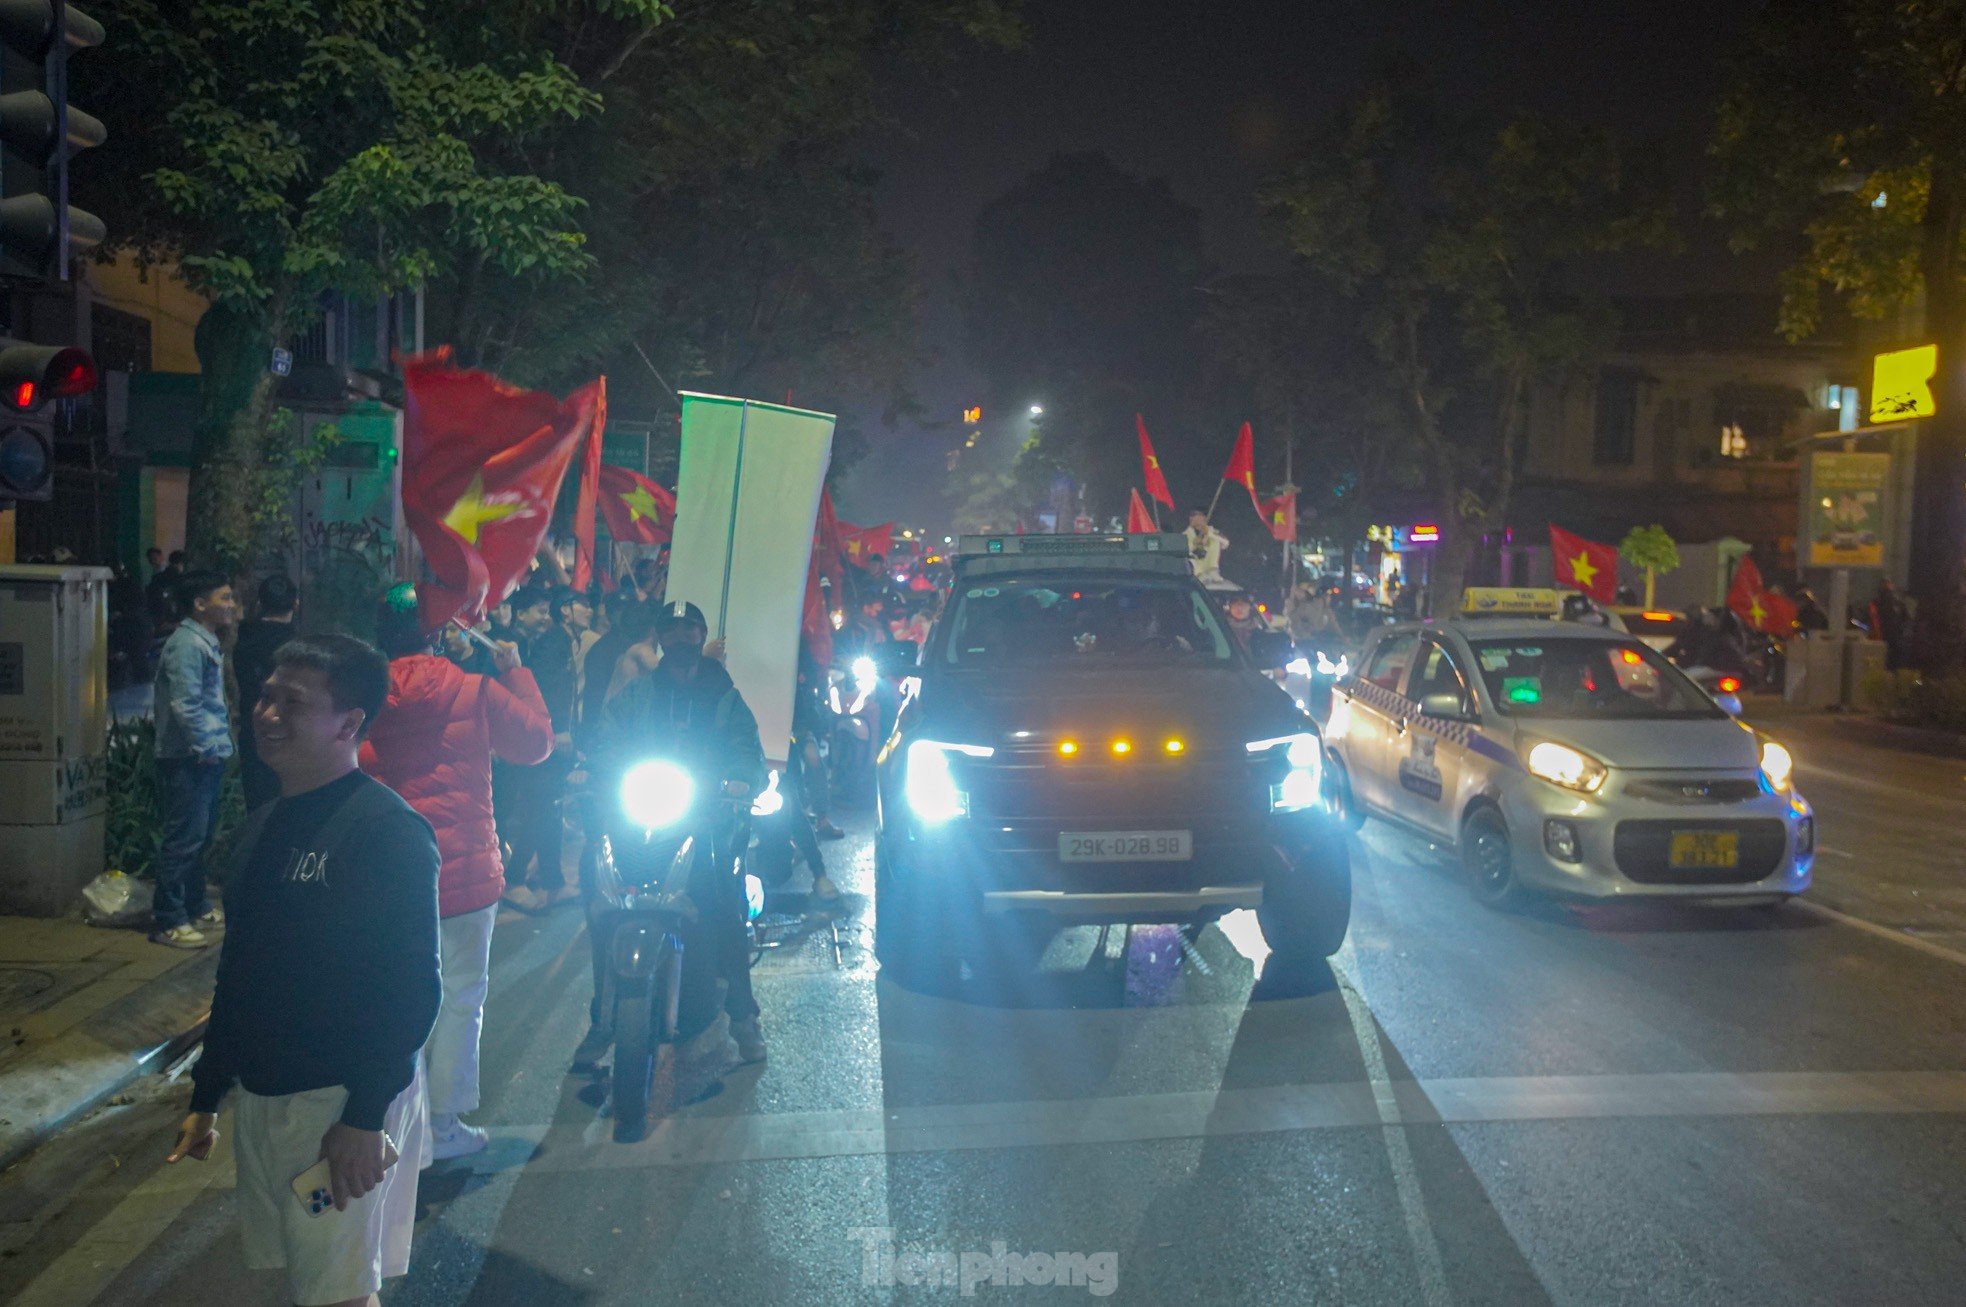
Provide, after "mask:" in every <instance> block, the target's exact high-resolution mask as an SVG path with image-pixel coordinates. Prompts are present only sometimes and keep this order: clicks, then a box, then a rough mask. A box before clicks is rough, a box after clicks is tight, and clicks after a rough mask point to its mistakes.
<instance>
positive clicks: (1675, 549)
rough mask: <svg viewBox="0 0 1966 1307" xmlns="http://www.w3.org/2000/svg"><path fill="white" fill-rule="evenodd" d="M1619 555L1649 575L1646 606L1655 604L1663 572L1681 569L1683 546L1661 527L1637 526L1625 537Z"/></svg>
mask: <svg viewBox="0 0 1966 1307" xmlns="http://www.w3.org/2000/svg"><path fill="white" fill-rule="evenodd" d="M1618 552H1619V553H1620V554H1622V555H1623V556H1624V559H1625V561H1626V562H1627V563H1630V564H1631V565H1632V566H1633V567H1636V568H1638V569H1639V570H1641V571H1643V572H1644V573H1645V606H1646V607H1647V608H1650V607H1652V606H1653V603H1654V597H1653V596H1654V593H1655V586H1656V583H1657V581H1658V578H1659V573H1661V572H1672V571H1676V570H1678V568H1679V545H1678V544H1677V543H1676V542H1675V541H1674V540H1673V538H1672V537H1671V536H1670V535H1668V534H1666V529H1665V528H1664V527H1662V526H1660V525H1659V524H1658V523H1656V522H1655V523H1653V524H1652V525H1651V526H1635V527H1633V528H1632V529H1631V530H1629V531H1627V532H1626V533H1625V538H1624V540H1623V541H1622V542H1620V543H1619V545H1618Z"/></svg>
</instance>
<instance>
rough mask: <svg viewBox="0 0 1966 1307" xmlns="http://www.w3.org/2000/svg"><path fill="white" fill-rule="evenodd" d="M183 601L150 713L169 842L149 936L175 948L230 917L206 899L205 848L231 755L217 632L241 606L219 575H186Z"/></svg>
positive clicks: (160, 856)
mask: <svg viewBox="0 0 1966 1307" xmlns="http://www.w3.org/2000/svg"><path fill="white" fill-rule="evenodd" d="M177 601H178V606H179V608H180V610H181V611H182V612H183V614H184V620H183V621H182V622H180V623H179V624H178V628H177V629H176V630H175V631H173V632H171V638H170V639H168V640H166V641H165V642H164V652H163V656H162V657H160V658H159V659H158V660H157V680H156V687H155V694H154V695H153V704H152V709H151V711H152V713H153V715H154V716H155V718H156V721H157V790H158V795H159V797H160V799H161V800H162V804H163V809H164V839H163V843H162V844H161V845H160V846H159V847H158V849H157V865H156V874H157V894H156V898H155V900H154V901H153V903H152V905H151V919H150V938H151V942H153V943H157V944H168V945H170V946H171V947H173V948H203V947H205V946H206V945H207V944H209V943H211V940H210V939H209V938H207V937H206V935H205V933H204V932H205V930H214V929H217V928H218V927H220V926H223V925H224V924H225V915H224V913H223V912H222V911H221V910H220V909H218V908H216V907H213V906H212V902H211V900H210V899H208V898H207V897H206V896H205V845H206V844H207V843H209V842H210V841H211V838H212V828H213V827H214V826H215V825H216V824H217V822H218V794H219V783H220V782H221V781H222V780H223V779H224V778H225V760H226V759H228V758H230V757H231V756H232V722H231V718H230V716H229V714H228V713H227V711H226V707H225V654H224V653H223V651H222V650H221V649H220V646H219V635H220V633H221V632H224V631H225V630H227V629H229V628H230V627H231V626H232V624H233V623H235V622H237V621H238V620H239V604H238V601H237V600H235V599H234V598H233V597H232V585H231V583H230V582H228V581H227V580H226V579H225V578H224V577H223V576H221V575H219V574H218V573H217V572H188V573H186V574H185V576H184V578H183V579H182V580H180V581H179V582H178V585H177ZM201 927H202V928H203V929H200V928H201Z"/></svg>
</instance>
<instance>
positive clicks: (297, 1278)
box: [165, 635, 443, 1304]
mask: <svg viewBox="0 0 1966 1307" xmlns="http://www.w3.org/2000/svg"><path fill="white" fill-rule="evenodd" d="M388 693H389V664H388V663H387V661H385V660H384V658H383V656H382V654H381V653H380V652H378V651H377V650H376V649H374V648H373V647H371V646H369V645H367V644H364V643H362V642H361V641H360V640H356V639H353V638H351V637H349V636H345V635H328V636H318V637H312V638H308V639H302V640H295V641H293V642H291V643H289V644H286V645H283V646H282V647H281V649H280V652H279V655H278V658H277V661H276V662H275V664H274V668H273V673H272V675H271V676H269V677H268V678H267V682H266V688H265V691H264V692H263V693H262V694H261V696H260V700H259V705H258V707H257V708H256V709H255V710H254V713H253V729H254V731H255V733H256V734H257V735H258V737H259V752H260V757H262V758H264V759H265V760H266V765H267V766H269V767H271V768H272V769H273V771H274V773H275V774H276V775H278V776H279V778H280V798H279V799H278V800H277V801H275V802H273V803H269V804H267V805H266V806H265V807H264V808H261V809H260V810H259V811H258V812H256V813H254V814H253V815H252V816H251V817H250V818H248V819H247V822H246V825H245V827H244V828H243V829H242V830H241V832H240V838H239V842H238V856H237V861H236V862H235V864H234V868H233V874H232V876H231V877H230V878H228V880H227V883H226V906H227V907H229V908H230V909H231V912H232V926H231V929H230V930H229V931H228V932H227V936H226V940H225V947H224V951H223V952H221V953H220V955H219V966H218V986H217V990H216V991H215V992H214V993H213V995H212V1015H211V1021H210V1024H209V1025H208V1026H207V1028H206V1031H205V1045H204V1052H203V1054H202V1055H201V1056H200V1057H199V1059H198V1063H197V1065H196V1067H194V1068H193V1070H192V1073H191V1075H192V1090H191V1110H190V1112H189V1114H188V1115H186V1117H185V1118H184V1120H183V1122H182V1123H181V1124H180V1125H179V1127H178V1137H177V1142H176V1144H175V1145H173V1146H172V1148H171V1150H170V1152H169V1153H168V1154H167V1155H166V1157H165V1160H166V1161H167V1162H173V1163H175V1162H178V1161H180V1160H182V1159H184V1158H187V1157H189V1158H192V1159H193V1160H197V1161H203V1160H204V1159H206V1158H207V1157H209V1156H210V1155H211V1151H212V1146H213V1145H214V1144H215V1143H216V1142H217V1141H218V1131H217V1129H216V1121H217V1116H216V1114H217V1112H218V1109H219V1105H220V1103H221V1102H222V1101H223V1100H224V1099H225V1098H226V1096H227V1095H228V1094H229V1093H231V1091H232V1090H233V1089H234V1088H235V1087H236V1088H237V1089H238V1090H239V1091H240V1092H239V1093H238V1094H237V1095H235V1096H234V1097H235V1099H236V1108H235V1112H234V1117H233V1128H234V1130H236V1132H237V1136H238V1137H237V1141H236V1143H237V1148H236V1153H237V1164H238V1177H239V1188H238V1197H237V1200H236V1201H237V1205H238V1208H239V1213H240V1220H241V1223H242V1224H243V1226H244V1231H243V1233H244V1235H245V1251H246V1264H247V1265H248V1266H250V1267H252V1268H253V1269H255V1270H275V1269H284V1270H285V1271H286V1275H287V1284H288V1292H289V1300H290V1301H292V1302H296V1303H308V1304H316V1303H317V1304H348V1303H373V1302H374V1301H375V1299H374V1296H373V1295H374V1294H375V1292H376V1291H377V1290H378V1289H380V1288H381V1287H382V1282H383V1280H385V1279H388V1278H391V1277H393V1276H399V1275H402V1274H403V1273H405V1272H406V1271H407V1270H408V1269H409V1253H410V1233H411V1230H412V1228H413V1227H414V1225H415V1222H416V1181H417V1172H418V1170H419V1169H421V1168H422V1167H423V1166H425V1165H427V1164H428V1160H429V1152H430V1140H429V1136H428V1132H427V1129H426V1122H425V1120H424V1105H423V1086H422V1083H421V1081H422V1058H421V1056H420V1055H419V1054H420V1050H421V1049H422V1048H423V1044H424V1041H425V1040H426V1039H428V1038H429V1036H430V1028H431V1025H432V1024H433V1023H434V1022H435V1021H436V1019H437V1010H438V1006H439V1004H440V1003H441V1001H442V999H443V983H442V980H441V978H440V976H439V973H438V962H437V954H438V949H437V876H438V872H437V868H438V857H437V841H436V838H435V836H434V835H433V834H432V833H431V830H430V824H429V823H428V822H426V821H425V820H424V819H423V818H421V817H419V816H418V815H417V814H416V812H415V810H414V809H412V808H411V807H410V805H409V804H407V803H405V802H404V801H403V800H402V799H401V798H400V797H398V796H397V794H396V793H395V791H393V790H391V789H390V788H389V787H388V786H386V785H383V784H382V783H380V782H379V781H375V780H372V779H370V778H369V777H367V776H364V775H363V774H362V772H361V769H360V768H359V767H358V766H356V753H357V750H359V749H360V747H361V744H362V737H363V735H365V734H366V733H367V731H368V728H369V723H370V722H371V721H373V720H374V719H375V717H376V714H377V713H378V712H379V711H380V710H381V708H382V705H383V701H384V699H385V697H386V696H387V695H388ZM321 1162H325V1163H326V1168H325V1169H326V1172H327V1174H326V1176H325V1178H323V1179H322V1180H321V1181H320V1192H321V1193H322V1196H321V1197H319V1198H317V1199H315V1200H314V1201H312V1202H310V1201H309V1199H308V1198H305V1197H301V1196H297V1195H296V1193H295V1190H294V1181H295V1180H296V1179H299V1178H301V1177H302V1176H305V1175H307V1174H308V1173H309V1172H310V1171H311V1170H312V1169H313V1168H314V1167H315V1166H316V1165H317V1163H321ZM330 1209H332V1210H330Z"/></svg>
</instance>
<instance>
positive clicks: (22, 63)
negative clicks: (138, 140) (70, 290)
mask: <svg viewBox="0 0 1966 1307" xmlns="http://www.w3.org/2000/svg"><path fill="white" fill-rule="evenodd" d="M102 36H103V33H102V24H100V23H98V22H97V21H96V20H95V19H93V18H91V17H89V16H88V15H87V14H85V13H83V12H82V11H81V10H80V9H77V8H76V7H75V6H73V5H71V4H67V3H66V2H65V0H0V272H4V273H8V274H11V275H14V276H19V277H39V278H42V279H44V280H49V281H60V280H64V279H66V278H67V276H68V265H69V260H70V259H72V258H73V257H74V256H75V255H77V254H80V253H83V252H85V251H87V250H89V249H90V248H92V247H94V246H95V245H97V244H98V243H100V242H101V240H102V238H103V236H104V234H105V233H104V229H103V225H102V220H101V219H100V218H98V217H96V216H95V215H94V214H92V213H85V212H83V211H82V210H81V209H76V208H71V207H70V206H69V203H68V161H69V160H70V159H72V158H74V157H75V156H76V155H77V154H80V153H81V152H82V151H83V150H87V149H92V148H93V147H95V146H98V145H101V144H102V143H103V140H104V138H105V137H106V136H107V132H105V131H104V129H103V125H102V124H101V123H100V122H98V121H96V119H95V118H93V117H91V116H90V115H89V114H86V113H83V112H82V111H81V110H80V109H77V108H74V107H73V106H71V105H70V104H69V103H68V56H69V55H70V54H71V53H72V52H74V51H76V50H83V49H87V48H88V47H89V46H92V45H100V44H102Z"/></svg>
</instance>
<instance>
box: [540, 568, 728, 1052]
mask: <svg viewBox="0 0 1966 1307" xmlns="http://www.w3.org/2000/svg"><path fill="white" fill-rule="evenodd" d="M708 634H709V625H708V623H707V622H705V620H704V617H703V613H702V612H701V611H700V610H699V609H698V608H697V606H696V605H695V604H691V603H671V604H666V605H664V606H663V608H662V609H661V611H660V612H659V613H658V614H657V615H656V619H655V639H656V642H657V644H658V645H659V646H660V648H661V652H662V656H661V659H660V661H659V662H657V663H656V665H655V668H654V670H652V671H649V672H647V673H644V674H643V675H641V676H638V677H636V678H635V679H634V680H633V681H632V682H630V683H629V684H628V685H627V686H626V687H625V688H623V689H622V691H621V692H620V693H619V694H618V695H616V696H614V697H613V698H612V699H611V700H609V702H608V705H607V713H606V717H607V719H606V721H605V722H604V723H603V724H602V726H601V728H600V730H599V732H598V733H597V736H596V754H597V763H596V767H595V775H596V777H597V779H598V780H600V782H601V786H602V788H601V789H600V793H601V794H603V795H612V794H614V793H616V792H617V791H618V788H619V785H620V779H621V777H622V776H623V775H624V774H625V773H626V771H627V769H628V767H629V766H631V765H632V764H633V763H634V762H635V761H637V760H638V759H639V758H643V757H647V756H649V755H651V754H655V755H659V756H662V757H667V758H670V759H673V760H674V761H675V762H677V763H679V764H680V765H682V766H683V767H684V768H686V769H687V770H688V771H689V772H690V773H691V775H693V776H695V777H696V778H698V782H699V784H700V785H703V786H705V787H710V786H720V787H721V788H722V790H723V793H724V794H726V795H727V796H729V797H731V798H735V799H745V798H748V797H749V796H751V795H755V794H757V793H758V792H759V791H761V790H762V789H763V788H764V786H765V780H766V774H765V762H764V747H763V745H762V744H761V742H760V740H759V737H758V720H757V718H756V717H754V716H752V714H751V709H750V707H749V705H747V704H746V703H745V702H744V696H743V695H742V694H740V693H739V692H738V689H737V687H736V686H735V685H734V684H732V682H731V679H730V673H729V672H727V671H725V670H724V668H723V665H722V664H721V663H719V662H717V661H716V660H714V659H712V658H710V657H707V656H706V655H705V653H704V644H705V637H706V636H707V635H708ZM688 892H689V897H690V899H691V900H692V901H693V902H694V903H695V905H696V908H697V911H698V913H699V914H700V915H699V918H698V932H697V933H698V938H697V939H695V940H687V939H686V941H685V944H686V947H685V949H684V954H683V957H684V970H683V993H682V996H681V1000H682V1001H681V1003H680V1008H681V1012H682V1014H683V1015H682V1017H681V1019H680V1020H679V1023H678V1038H679V1041H681V1042H687V1041H688V1040H689V1038H690V1037H692V1036H693V1035H695V1034H697V1033H699V1032H700V1029H701V1028H702V1027H703V1026H707V1025H708V1024H709V1022H710V1020H713V1019H714V1017H713V1016H712V1015H711V1014H712V1013H713V1011H714V1009H713V1008H712V1007H711V1006H710V1001H709V997H708V995H707V994H706V993H704V992H702V990H703V987H705V986H711V985H714V984H715V982H716V981H718V980H722V981H723V982H724V983H725V985H726V987H727V988H726V991H725V995H724V1010H725V1011H726V1012H727V1013H729V1015H730V1033H731V1036H732V1038H734V1039H735V1040H736V1041H737V1050H738V1058H739V1060H740V1061H741V1062H745V1063H751V1062H762V1061H763V1060H764V1059H765V1041H764V1034H763V1031H762V1029H761V1028H760V1026H759V1022H758V1004H757V1001H756V1000H755V999H754V998H753V997H752V994H751V965H750V962H751V959H750V950H749V946H748V943H747V941H746V939H745V930H744V923H745V915H746V914H745V903H744V889H743V886H742V885H741V884H740V883H739V881H738V878H737V876H736V875H734V874H733V872H732V868H731V866H730V863H729V861H728V859H721V860H719V861H718V862H716V863H713V862H712V861H711V860H710V859H707V858H706V859H699V860H698V862H697V865H696V866H695V867H693V868H692V869H691V872H690V879H689V885H688ZM590 934H591V932H590ZM591 943H592V947H593V950H594V1001H593V1004H592V1006H591V1007H590V1009H589V1016H590V1018H591V1020H592V1022H593V1026H592V1028H591V1029H590V1030H589V1031H588V1032H587V1037H586V1038H585V1039H583V1040H582V1041H581V1043H580V1048H579V1049H578V1051H577V1052H576V1053H575V1055H574V1069H575V1070H576V1071H579V1070H589V1069H592V1067H593V1065H594V1064H595V1062H596V1061H598V1060H599V1058H600V1056H601V1054H602V1053H603V1052H605V1051H606V1050H607V1048H608V1047H609V1045H610V1044H612V1043H613V1038H614V1032H613V1031H612V1030H611V1029H609V1027H608V1022H609V1020H610V1019H611V1014H610V1013H607V1012H603V1011H602V1010H601V999H600V994H601V977H602V975H603V973H604V970H605V968H606V966H607V965H608V961H609V960H608V957H607V953H606V943H605V941H604V940H601V939H598V938H596V939H593V940H592V941H591ZM697 958H703V959H706V960H707V966H703V967H699V966H697V965H696V964H695V962H694V959H697ZM693 987H694V988H695V989H696V990H697V991H698V992H695V993H692V989H693ZM692 1013H694V1014H696V1015H697V1016H698V1017H700V1018H701V1020H700V1021H693V1020H692V1019H691V1015H690V1014H692Z"/></svg>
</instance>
